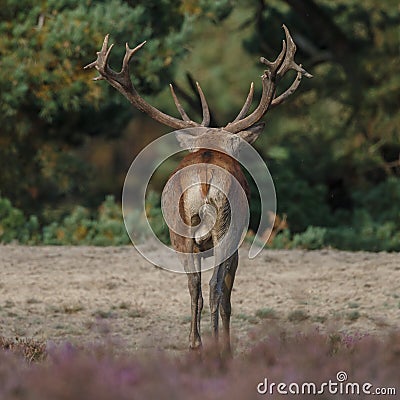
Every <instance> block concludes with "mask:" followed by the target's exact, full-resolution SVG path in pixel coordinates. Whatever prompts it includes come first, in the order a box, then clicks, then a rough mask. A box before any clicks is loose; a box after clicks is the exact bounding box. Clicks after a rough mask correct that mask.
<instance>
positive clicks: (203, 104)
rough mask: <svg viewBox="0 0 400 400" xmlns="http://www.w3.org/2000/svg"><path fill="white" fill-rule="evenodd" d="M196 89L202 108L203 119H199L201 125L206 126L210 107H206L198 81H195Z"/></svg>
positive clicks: (208, 120)
mask: <svg viewBox="0 0 400 400" xmlns="http://www.w3.org/2000/svg"><path fill="white" fill-rule="evenodd" d="M196 87H197V91H198V92H199V96H200V101H201V108H202V110H203V121H201V126H208V125H209V124H210V109H209V108H208V104H207V100H206V97H205V96H204V93H203V91H202V90H201V87H200V84H199V82H196Z"/></svg>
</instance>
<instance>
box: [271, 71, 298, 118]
mask: <svg viewBox="0 0 400 400" xmlns="http://www.w3.org/2000/svg"><path fill="white" fill-rule="evenodd" d="M302 77H303V74H302V73H301V72H297V76H296V79H295V80H294V81H293V83H292V84H291V85H290V87H289V89H287V90H286V91H285V92H283V93H282V94H280V95H279V96H278V97H276V98H275V99H273V100H272V101H271V104H270V106H269V110H270V109H271V108H274V107H276V106H278V105H279V104H282V103H283V102H284V101H285V100H286V99H287V98H288V97H289V96H290V95H292V94H293V93H294V92H295V91H296V90H297V88H298V87H299V85H300V81H301V78H302Z"/></svg>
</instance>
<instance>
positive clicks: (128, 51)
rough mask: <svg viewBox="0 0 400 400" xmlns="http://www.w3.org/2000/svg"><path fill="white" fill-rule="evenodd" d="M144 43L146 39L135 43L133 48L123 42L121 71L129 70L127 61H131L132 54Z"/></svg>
mask: <svg viewBox="0 0 400 400" xmlns="http://www.w3.org/2000/svg"><path fill="white" fill-rule="evenodd" d="M145 44H146V40H145V41H144V42H142V43H140V44H139V45H137V46H136V47H135V48H134V49H131V48H130V47H129V45H128V43H125V55H124V59H123V61H122V69H121V72H124V71H126V70H129V62H130V61H131V59H132V57H133V55H134V54H135V53H136V52H137V51H138V50H140V49H141V48H142V47H143V46H144V45H145Z"/></svg>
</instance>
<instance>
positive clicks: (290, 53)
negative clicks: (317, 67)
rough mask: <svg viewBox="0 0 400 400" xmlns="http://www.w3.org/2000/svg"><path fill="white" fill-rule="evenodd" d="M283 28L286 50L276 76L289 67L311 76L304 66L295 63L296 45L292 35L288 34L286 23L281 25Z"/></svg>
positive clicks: (282, 73) (308, 76)
mask: <svg viewBox="0 0 400 400" xmlns="http://www.w3.org/2000/svg"><path fill="white" fill-rule="evenodd" d="M282 27H283V30H284V31H285V37H286V43H287V51H286V56H285V60H284V61H283V64H282V65H281V67H280V68H279V70H278V76H279V77H282V76H283V75H285V73H286V72H287V71H289V70H290V69H294V70H295V71H297V72H300V73H301V74H302V75H304V76H306V77H307V78H312V75H311V74H309V73H308V72H307V71H306V70H305V69H304V68H302V67H301V66H300V65H298V64H296V63H295V62H294V55H295V53H296V50H297V47H296V44H295V43H294V41H293V38H292V36H291V35H290V32H289V29H288V28H287V27H286V25H282Z"/></svg>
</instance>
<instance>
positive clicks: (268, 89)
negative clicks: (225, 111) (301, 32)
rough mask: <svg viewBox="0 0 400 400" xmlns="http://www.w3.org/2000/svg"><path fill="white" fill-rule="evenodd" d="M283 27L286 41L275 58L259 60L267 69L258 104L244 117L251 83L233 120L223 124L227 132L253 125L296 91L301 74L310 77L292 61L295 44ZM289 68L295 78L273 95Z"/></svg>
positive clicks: (248, 104) (248, 106)
mask: <svg viewBox="0 0 400 400" xmlns="http://www.w3.org/2000/svg"><path fill="white" fill-rule="evenodd" d="M283 29H284V31H285V37H286V41H285V40H283V43H282V50H281V52H280V54H279V55H278V57H277V58H276V60H275V61H273V62H272V61H269V60H267V59H266V58H264V57H261V58H260V61H261V62H262V63H263V64H265V65H266V66H267V69H266V70H265V71H264V74H263V75H262V76H261V79H262V95H261V99H260V103H259V105H258V106H257V108H256V109H255V110H254V111H253V112H252V113H251V114H250V115H248V116H247V117H246V114H247V112H248V110H249V108H250V104H251V100H252V97H253V84H252V86H251V87H250V92H249V94H248V96H247V99H246V102H245V104H244V106H243V108H242V110H241V111H240V113H239V115H238V116H237V117H236V118H235V120H234V121H233V122H230V123H229V124H228V125H226V126H225V128H224V129H225V130H227V131H228V132H231V133H238V132H240V131H243V130H245V129H247V128H249V127H250V126H252V125H254V124H255V123H256V122H258V121H259V120H260V119H261V118H262V117H263V116H264V114H265V113H266V112H267V111H268V110H269V109H271V108H272V107H275V106H277V105H279V104H281V103H283V102H284V101H285V100H286V99H287V98H288V97H289V96H290V95H291V94H293V93H294V92H295V91H296V89H297V88H298V86H299V84H300V81H301V78H302V77H303V75H304V76H305V77H307V78H312V75H311V74H309V73H308V72H307V71H306V70H305V69H304V68H302V66H301V64H300V65H298V64H296V63H295V62H294V55H295V53H296V45H295V43H294V41H293V39H292V37H291V36H290V33H289V30H288V29H287V28H286V26H285V25H283ZM291 69H293V70H295V71H297V76H296V78H295V80H294V81H293V83H292V84H291V86H290V87H289V88H288V89H287V90H286V91H285V92H283V93H282V94H281V95H280V96H278V97H275V94H276V86H277V84H278V83H279V81H280V80H281V79H282V77H283V76H284V75H285V74H286V72H288V71H289V70H291Z"/></svg>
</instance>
